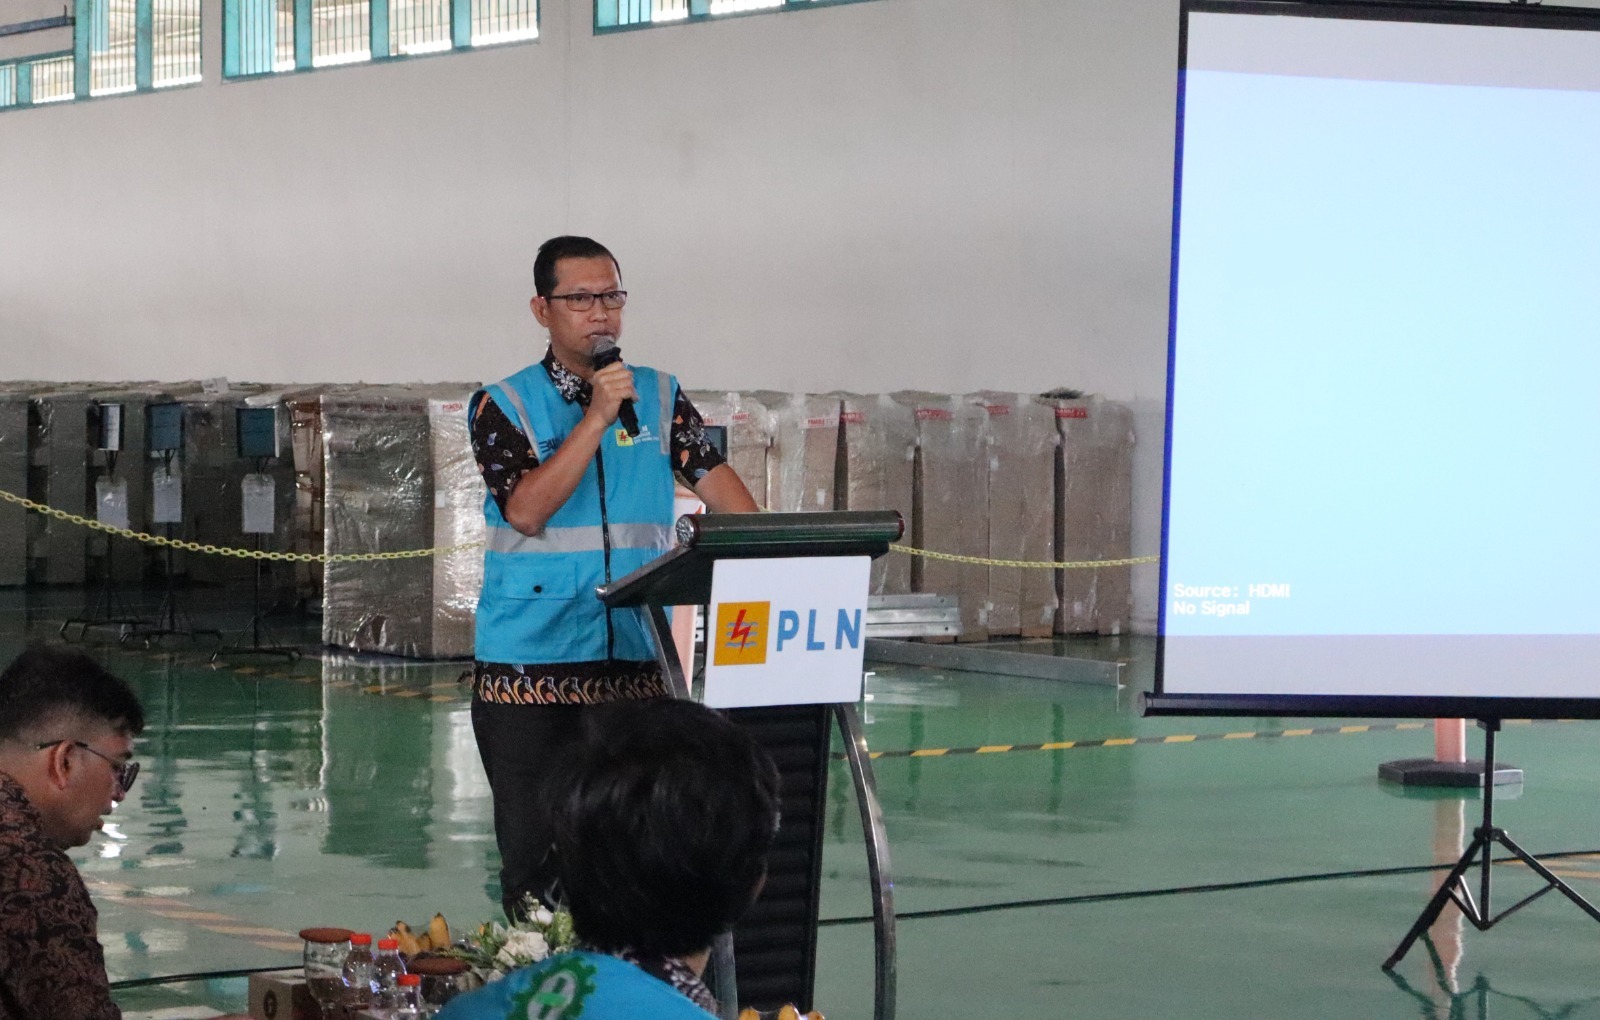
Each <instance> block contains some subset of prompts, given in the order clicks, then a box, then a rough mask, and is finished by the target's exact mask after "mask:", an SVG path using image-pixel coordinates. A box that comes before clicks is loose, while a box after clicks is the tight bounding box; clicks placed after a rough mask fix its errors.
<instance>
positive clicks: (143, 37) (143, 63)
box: [133, 0, 155, 90]
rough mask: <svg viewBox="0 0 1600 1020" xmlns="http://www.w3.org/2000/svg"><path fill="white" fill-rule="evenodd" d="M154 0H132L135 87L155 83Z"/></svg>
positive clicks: (152, 85)
mask: <svg viewBox="0 0 1600 1020" xmlns="http://www.w3.org/2000/svg"><path fill="white" fill-rule="evenodd" d="M154 6H155V5H154V0H134V5H133V84H134V87H135V88H137V89H141V90H143V89H148V88H152V87H154V83H155V71H154V62H155V11H154Z"/></svg>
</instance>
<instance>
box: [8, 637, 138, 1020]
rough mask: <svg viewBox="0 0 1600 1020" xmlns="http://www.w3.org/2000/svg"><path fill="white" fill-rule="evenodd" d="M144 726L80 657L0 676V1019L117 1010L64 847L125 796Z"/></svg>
mask: <svg viewBox="0 0 1600 1020" xmlns="http://www.w3.org/2000/svg"><path fill="white" fill-rule="evenodd" d="M143 729H144V709H143V708H142V707H141V706H140V704H139V698H138V696H137V695H135V694H134V693H133V691H132V689H131V688H129V687H128V685H127V684H125V683H124V682H123V681H122V680H120V679H118V678H117V677H115V676H113V675H111V674H110V673H108V672H107V671H106V670H105V669H104V668H102V667H101V666H100V665H99V664H98V663H96V662H95V661H94V660H93V659H90V658H89V657H88V656H86V655H83V654H81V653H79V652H72V651H65V650H61V649H55V648H46V647H44V646H40V645H35V646H33V647H31V648H29V649H28V650H27V651H25V652H23V653H22V654H21V655H19V656H18V657H17V658H16V659H15V660H14V661H13V662H12V663H11V665H9V666H7V667H6V669H5V672H4V673H0V1020H17V1018H22V1017H28V1018H49V1020H79V1018H85V1020H88V1018H101V1017H120V1016H121V1015H122V1013H121V1011H120V1010H119V1009H118V1008H117V1006H116V1004H115V1003H114V1002H112V1001H111V991H110V988H109V987H108V982H107V978H106V965H105V957H104V955H103V954H102V952H101V948H100V941H99V937H98V934H97V917H98V915H97V913H96V911H95V908H94V904H93V903H92V902H91V901H90V899H89V893H88V890H87V889H85V888H84V884H83V878H82V876H80V875H79V874H78V869H77V868H76V867H75V866H74V865H73V863H72V861H71V860H70V859H69V858H68V857H67V855H66V853H65V852H64V851H65V850H67V849H68V848H69V847H75V846H83V845H84V844H85V843H88V842H89V840H90V838H91V837H93V835H94V834H95V832H96V831H98V830H99V828H100V822H101V819H102V817H103V816H104V815H106V814H107V813H109V812H110V811H111V810H112V808H113V807H115V806H116V804H117V802H119V801H121V800H122V798H123V797H125V796H127V793H128V788H129V787H131V786H132V785H133V781H134V779H135V778H136V777H137V776H138V775H139V763H138V762H135V761H133V760H132V758H133V738H134V736H135V735H137V734H138V733H139V732H140V731H141V730H143Z"/></svg>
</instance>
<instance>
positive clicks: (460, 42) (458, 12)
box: [450, 0, 472, 50]
mask: <svg viewBox="0 0 1600 1020" xmlns="http://www.w3.org/2000/svg"><path fill="white" fill-rule="evenodd" d="M450 45H451V46H454V47H455V48H456V49H458V50H464V49H466V48H468V47H469V46H471V45H472V0H450Z"/></svg>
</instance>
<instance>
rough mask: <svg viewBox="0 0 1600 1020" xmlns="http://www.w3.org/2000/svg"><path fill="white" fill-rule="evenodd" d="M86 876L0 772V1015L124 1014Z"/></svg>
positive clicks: (96, 1017) (37, 1019)
mask: <svg viewBox="0 0 1600 1020" xmlns="http://www.w3.org/2000/svg"><path fill="white" fill-rule="evenodd" d="M98 924H99V914H98V913H97V912H96V911H95V908H94V903H93V902H92V901H91V900H90V899H89V890H88V889H86V888H84V885H83V876H81V875H79V874H78V868H77V866H76V865H74V864H73V863H72V860H71V858H69V857H68V856H67V855H66V854H65V853H63V852H62V851H61V850H60V849H59V848H58V847H56V846H55V845H54V844H53V843H52V842H51V841H50V839H49V838H48V837H47V836H46V835H45V833H44V820H43V819H42V818H41V817H40V816H39V812H38V810H37V809H36V808H35V807H34V806H33V805H32V804H30V803H28V798H27V796H26V795H25V794H24V793H23V792H22V787H21V786H19V785H18V784H17V781H16V780H14V779H12V778H11V777H10V776H8V775H6V774H5V773H3V772H0V1020H120V1017H121V1016H122V1011H121V1010H120V1009H118V1008H117V1005H116V1003H114V1002H112V1001H111V988H110V986H109V984H108V981H107V978H106V960H105V954H104V953H103V952H102V951H101V949H100V939H99V937H98V934H97V929H98Z"/></svg>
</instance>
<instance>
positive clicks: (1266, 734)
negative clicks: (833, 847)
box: [839, 719, 1583, 758]
mask: <svg viewBox="0 0 1600 1020" xmlns="http://www.w3.org/2000/svg"><path fill="white" fill-rule="evenodd" d="M1582 721H1583V720H1580V719H1539V720H1533V719H1507V720H1506V721H1505V724H1506V725H1507V726H1516V725H1523V726H1527V725H1531V724H1532V723H1534V722H1582ZM1431 725H1432V723H1427V722H1393V723H1391V722H1380V723H1360V724H1356V725H1347V726H1307V727H1304V728H1301V729H1283V730H1245V731H1241V732H1237V733H1182V734H1173V735H1169V736H1154V737H1105V738H1102V739H1099V740H1055V741H1051V742H1049V743H1044V744H985V745H982V746H980V747H920V748H913V749H910V750H905V751H873V752H871V755H872V757H873V758H945V757H955V756H959V755H967V754H1006V753H1009V752H1013V751H1077V750H1087V749H1089V748H1093V747H1133V746H1134V745H1137V744H1194V743H1199V742H1201V741H1207V740H1275V739H1278V738H1282V737H1311V736H1327V735H1330V734H1334V735H1337V734H1350V733H1382V732H1388V731H1394V730H1422V729H1427V728H1428V727H1429V726H1431ZM839 757H843V756H842V755H840V756H839Z"/></svg>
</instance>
